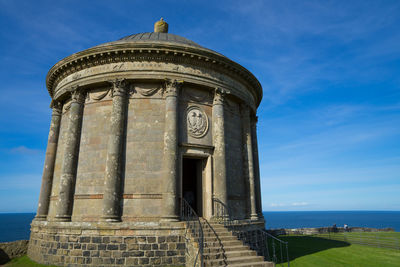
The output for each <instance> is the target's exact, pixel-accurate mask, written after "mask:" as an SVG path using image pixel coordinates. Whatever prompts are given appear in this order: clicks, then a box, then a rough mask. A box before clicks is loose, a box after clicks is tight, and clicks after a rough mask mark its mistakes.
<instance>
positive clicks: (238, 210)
mask: <svg viewBox="0 0 400 267" xmlns="http://www.w3.org/2000/svg"><path fill="white" fill-rule="evenodd" d="M225 114H226V116H225V133H226V144H227V145H226V155H227V156H226V162H227V163H229V168H227V170H226V176H227V180H228V181H227V186H228V200H229V206H230V207H231V209H232V212H233V216H234V217H235V219H245V218H246V217H247V215H248V214H249V210H248V208H247V193H246V192H247V184H246V181H244V176H243V164H244V159H243V138H242V121H241V116H240V109H239V105H238V103H236V102H234V101H227V103H226V105H225Z"/></svg>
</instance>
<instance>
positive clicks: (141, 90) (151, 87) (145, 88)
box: [132, 83, 162, 97]
mask: <svg viewBox="0 0 400 267" xmlns="http://www.w3.org/2000/svg"><path fill="white" fill-rule="evenodd" d="M161 89H162V85H161V84H154V83H148V84H145V83H142V84H135V85H132V91H133V92H135V93H138V94H139V95H141V96H145V97H150V96H153V95H155V94H157V93H158V92H160V91H162V90H161Z"/></svg>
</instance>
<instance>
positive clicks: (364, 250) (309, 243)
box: [278, 236, 400, 267]
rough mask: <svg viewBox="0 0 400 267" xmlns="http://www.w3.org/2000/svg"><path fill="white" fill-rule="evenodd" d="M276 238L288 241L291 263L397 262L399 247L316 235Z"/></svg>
mask: <svg viewBox="0 0 400 267" xmlns="http://www.w3.org/2000/svg"><path fill="white" fill-rule="evenodd" d="M279 239H281V240H284V241H287V242H289V257H290V266H301V267H307V266H318V267H319V266H324V267H329V266H363V267H368V266H371V267H378V266H385V267H386V266H388V267H389V266H397V267H399V266H400V250H394V249H388V248H376V247H370V246H363V245H356V244H349V243H347V242H343V241H337V240H328V239H325V238H320V237H315V236H279ZM282 265H284V266H286V264H282ZM278 266H279V265H278Z"/></svg>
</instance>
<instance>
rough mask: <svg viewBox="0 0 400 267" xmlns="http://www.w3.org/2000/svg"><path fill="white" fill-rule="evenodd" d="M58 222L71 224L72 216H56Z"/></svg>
mask: <svg viewBox="0 0 400 267" xmlns="http://www.w3.org/2000/svg"><path fill="white" fill-rule="evenodd" d="M53 220H54V221H56V222H70V221H71V216H69V215H56V216H55V217H54V219H53Z"/></svg>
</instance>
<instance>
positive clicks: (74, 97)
mask: <svg viewBox="0 0 400 267" xmlns="http://www.w3.org/2000/svg"><path fill="white" fill-rule="evenodd" d="M70 93H71V103H78V104H83V103H84V102H85V93H84V92H83V91H82V90H81V89H80V88H79V86H73V87H71V91H70Z"/></svg>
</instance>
